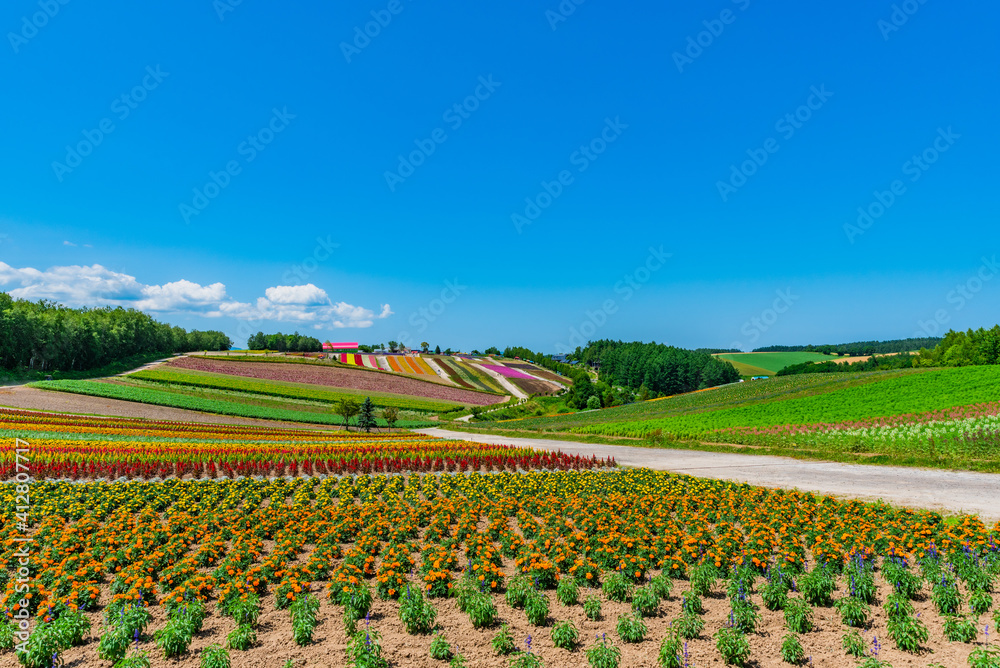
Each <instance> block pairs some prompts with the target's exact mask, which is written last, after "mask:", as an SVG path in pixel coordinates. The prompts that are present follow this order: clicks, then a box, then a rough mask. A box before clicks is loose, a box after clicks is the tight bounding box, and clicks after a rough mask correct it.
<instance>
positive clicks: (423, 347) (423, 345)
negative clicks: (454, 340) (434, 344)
mask: <svg viewBox="0 0 1000 668" xmlns="http://www.w3.org/2000/svg"><path fill="white" fill-rule="evenodd" d="M420 348H421V350H423V351H424V352H425V353H426V352H427V351H428V350H430V348H431V344H429V343H427V342H426V341H422V342H421V343H420Z"/></svg>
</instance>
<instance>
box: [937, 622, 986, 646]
mask: <svg viewBox="0 0 1000 668" xmlns="http://www.w3.org/2000/svg"><path fill="white" fill-rule="evenodd" d="M977 634H978V631H977V630H976V623H975V622H974V621H973V620H971V619H969V618H967V617H956V616H953V615H949V616H947V617H945V619H944V637H945V638H947V639H948V640H950V641H951V642H965V643H968V642H972V641H973V640H975V639H976V635H977Z"/></svg>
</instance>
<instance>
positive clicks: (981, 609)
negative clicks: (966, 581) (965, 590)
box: [969, 589, 993, 615]
mask: <svg viewBox="0 0 1000 668" xmlns="http://www.w3.org/2000/svg"><path fill="white" fill-rule="evenodd" d="M992 607H993V597H992V596H991V595H990V593H989V592H988V591H985V590H983V589H977V590H976V591H974V592H972V594H970V595H969V609H970V610H972V614H974V615H985V614H986V613H987V612H989V611H990V608H992Z"/></svg>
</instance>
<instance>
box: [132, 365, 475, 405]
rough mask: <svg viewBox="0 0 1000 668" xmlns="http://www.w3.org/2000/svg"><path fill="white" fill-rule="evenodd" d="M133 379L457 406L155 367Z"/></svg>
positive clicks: (314, 397)
mask: <svg viewBox="0 0 1000 668" xmlns="http://www.w3.org/2000/svg"><path fill="white" fill-rule="evenodd" d="M129 379H136V380H142V381H147V382H151V383H159V384H163V385H182V386H190V387H199V388H209V389H217V390H229V391H233V392H246V393H250V394H260V395H265V396H271V397H282V398H289V399H304V400H308V401H318V402H325V403H327V404H333V403H335V402H336V401H339V400H340V399H344V398H346V397H350V398H353V399H360V400H364V397H366V396H370V397H371V398H372V401H376V402H378V403H379V405H381V406H395V407H396V408H399V409H401V410H412V411H426V412H435V413H436V412H440V411H447V410H450V409H452V408H454V407H455V406H458V405H460V404H457V403H455V402H450V401H447V402H446V401H440V400H439V401H432V400H428V399H421V398H419V397H410V396H406V395H395V394H390V393H388V392H378V393H374V392H369V393H364V392H361V391H356V390H346V391H345V390H340V389H339V388H337V389H332V388H331V389H328V388H326V387H323V386H319V385H310V384H307V383H296V384H292V383H288V382H283V381H277V380H257V379H254V378H245V377H242V376H227V375H224V374H219V373H213V374H209V373H206V372H203V371H199V372H192V371H188V370H186V369H170V368H166V369H165V368H155V369H148V370H146V371H139V372H136V373H133V374H130V375H129Z"/></svg>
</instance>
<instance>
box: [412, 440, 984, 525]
mask: <svg viewBox="0 0 1000 668" xmlns="http://www.w3.org/2000/svg"><path fill="white" fill-rule="evenodd" d="M417 431H419V432H421V433H424V434H431V435H433V436H441V437H443V438H461V439H465V440H469V441H475V442H478V443H494V444H495V443H503V444H510V445H521V446H526V447H531V448H538V449H540V450H561V451H562V452H565V453H570V454H580V455H587V456H590V455H597V456H598V457H614V458H615V459H616V460H617V462H618V463H619V464H620V465H622V466H636V467H645V468H650V469H656V470H659V471H672V472H674V473H685V474H688V475H693V476H699V477H702V478H714V479H722V480H736V481H739V482H746V483H750V484H753V485H763V486H766V487H781V488H785V489H793V488H795V489H801V490H808V491H812V492H818V493H820V494H830V495H833V496H837V497H847V498H856V499H865V500H875V499H882V500H884V501H886V502H887V503H892V504H895V505H900V506H908V507H911V508H929V509H932V510H938V511H943V512H953V513H975V514H978V515H979V516H980V517H981V518H982V520H983V521H984V522H988V523H992V522H996V521H1000V474H995V473H972V472H967V471H939V470H933V469H919V468H911V467H901V466H865V465H860V464H838V463H835V462H821V461H809V460H799V459H791V458H789V457H773V456H769V455H741V454H736V453H725V452H700V451H697V450H669V449H658V448H632V447H628V446H620V445H602V444H598V443H579V442H575V441H555V440H549V439H544V438H514V437H508V436H492V435H489V434H470V433H464V432H457V431H450V430H447V429H437V428H434V429H418V430H417Z"/></svg>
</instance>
